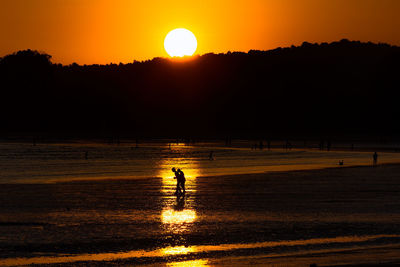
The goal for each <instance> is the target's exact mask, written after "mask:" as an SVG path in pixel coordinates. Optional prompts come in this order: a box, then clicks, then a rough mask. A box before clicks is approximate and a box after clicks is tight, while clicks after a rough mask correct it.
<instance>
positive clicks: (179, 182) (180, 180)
mask: <svg viewBox="0 0 400 267" xmlns="http://www.w3.org/2000/svg"><path fill="white" fill-rule="evenodd" d="M172 172H173V173H175V177H174V179H176V191H175V195H181V194H185V193H186V189H185V182H186V178H185V174H184V173H183V171H181V169H178V170H176V169H175V167H174V168H172Z"/></svg>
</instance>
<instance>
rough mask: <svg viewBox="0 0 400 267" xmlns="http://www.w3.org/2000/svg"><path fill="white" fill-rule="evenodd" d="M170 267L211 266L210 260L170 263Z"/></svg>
mask: <svg viewBox="0 0 400 267" xmlns="http://www.w3.org/2000/svg"><path fill="white" fill-rule="evenodd" d="M167 266H168V267H187V266H189V267H203V266H209V265H208V260H193V261H181V262H170V263H168V264H167Z"/></svg>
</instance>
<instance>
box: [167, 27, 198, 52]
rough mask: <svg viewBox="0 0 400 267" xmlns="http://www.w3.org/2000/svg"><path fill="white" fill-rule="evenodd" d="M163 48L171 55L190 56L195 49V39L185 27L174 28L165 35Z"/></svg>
mask: <svg viewBox="0 0 400 267" xmlns="http://www.w3.org/2000/svg"><path fill="white" fill-rule="evenodd" d="M164 48H165V51H167V53H168V55H170V56H171V57H184V56H192V55H193V54H194V52H196V49H197V39H196V36H194V34H193V33H192V32H191V31H189V30H187V29H184V28H179V29H175V30H172V31H170V32H169V33H168V34H167V36H166V37H165V40H164Z"/></svg>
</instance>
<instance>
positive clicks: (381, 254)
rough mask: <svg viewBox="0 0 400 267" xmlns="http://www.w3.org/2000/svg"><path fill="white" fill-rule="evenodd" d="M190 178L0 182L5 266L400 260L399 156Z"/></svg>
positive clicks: (1, 261) (0, 260)
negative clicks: (182, 186)
mask: <svg viewBox="0 0 400 267" xmlns="http://www.w3.org/2000/svg"><path fill="white" fill-rule="evenodd" d="M187 189H188V193H187V197H186V198H181V199H177V198H176V197H175V196H174V195H173V191H174V180H172V179H166V178H164V179H162V178H149V179H136V180H103V181H75V182H64V183H54V184H3V185H1V186H0V203H1V206H0V265H6V266H7V265H10V266H11V265H21V264H45V263H52V264H58V265H71V264H74V265H85V266H86V265H93V266H101V265H103V264H105V263H107V264H110V265H126V264H134V265H138V264H142V265H150V266H152V265H154V266H156V265H160V264H161V265H168V266H185V265H191V266H213V265H221V266H228V265H229V266H231V265H241V266H250V265H267V264H272V265H273V266H309V265H310V264H312V263H316V264H318V266H337V265H347V266H350V265H351V264H382V266H391V265H387V264H392V265H393V264H398V263H399V262H400V165H383V166H378V167H346V168H332V169H322V170H312V171H291V172H273V173H263V174H249V175H230V176H215V177H198V178H191V179H188V181H187ZM384 264H386V265H384ZM357 266H364V265H357ZM394 266H396V265H394Z"/></svg>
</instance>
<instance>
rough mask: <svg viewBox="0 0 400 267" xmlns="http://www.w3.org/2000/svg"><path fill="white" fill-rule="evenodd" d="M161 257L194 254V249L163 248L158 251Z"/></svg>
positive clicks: (181, 247) (182, 247)
mask: <svg viewBox="0 0 400 267" xmlns="http://www.w3.org/2000/svg"><path fill="white" fill-rule="evenodd" d="M160 252H161V254H162V255H165V256H169V255H183V254H188V253H191V252H196V247H184V246H180V247H169V248H163V249H161V250H160Z"/></svg>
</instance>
